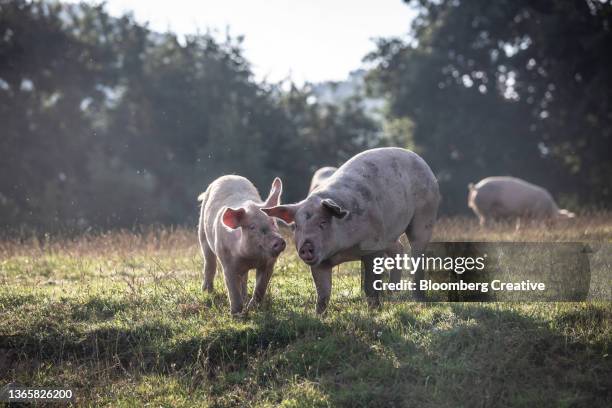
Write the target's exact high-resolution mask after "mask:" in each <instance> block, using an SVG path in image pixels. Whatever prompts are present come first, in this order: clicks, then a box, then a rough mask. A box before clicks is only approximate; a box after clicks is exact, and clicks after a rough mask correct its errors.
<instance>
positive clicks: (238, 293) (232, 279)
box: [223, 264, 249, 315]
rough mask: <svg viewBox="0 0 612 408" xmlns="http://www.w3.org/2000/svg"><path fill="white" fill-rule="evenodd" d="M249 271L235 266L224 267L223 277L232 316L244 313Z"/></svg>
mask: <svg viewBox="0 0 612 408" xmlns="http://www.w3.org/2000/svg"><path fill="white" fill-rule="evenodd" d="M248 272H249V270H248V269H246V268H242V267H240V266H238V265H235V264H229V265H226V264H224V265H223V276H224V277H225V287H226V288H227V296H228V298H229V302H230V310H231V312H232V315H238V314H240V313H242V307H243V305H244V296H243V286H244V281H245V280H246V276H247V274H248Z"/></svg>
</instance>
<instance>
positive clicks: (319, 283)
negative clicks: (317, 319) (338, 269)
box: [310, 265, 332, 314]
mask: <svg viewBox="0 0 612 408" xmlns="http://www.w3.org/2000/svg"><path fill="white" fill-rule="evenodd" d="M310 273H311V274H312V279H313V281H314V284H315V287H316V289H317V308H316V312H317V314H323V313H324V312H325V310H326V309H327V304H328V303H329V297H330V296H331V288H332V277H331V274H332V267H331V266H323V265H317V266H311V267H310Z"/></svg>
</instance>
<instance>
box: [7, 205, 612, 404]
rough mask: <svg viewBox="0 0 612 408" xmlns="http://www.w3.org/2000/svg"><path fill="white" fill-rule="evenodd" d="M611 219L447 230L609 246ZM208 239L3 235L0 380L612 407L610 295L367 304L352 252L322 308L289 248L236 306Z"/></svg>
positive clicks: (150, 395) (189, 398) (120, 400)
mask: <svg viewBox="0 0 612 408" xmlns="http://www.w3.org/2000/svg"><path fill="white" fill-rule="evenodd" d="M599 217H600V218H598V219H584V218H583V219H582V220H578V221H577V222H576V223H575V224H572V225H570V226H568V225H563V226H559V227H556V228H553V229H533V230H527V231H523V232H521V233H520V234H522V235H519V236H517V235H516V234H517V233H515V232H514V231H513V230H512V229H511V228H510V227H508V228H506V227H503V226H500V227H499V228H498V229H494V230H492V231H488V232H483V231H481V230H479V229H478V228H477V227H476V226H475V225H474V224H473V222H471V221H466V220H445V221H442V222H441V223H440V224H439V226H438V227H437V228H438V229H437V231H438V232H437V235H436V239H438V240H444V239H447V240H452V239H466V238H472V239H474V240H482V239H488V240H501V239H505V240H508V237H510V238H511V239H525V240H534V239H537V240H578V239H583V240H597V241H599V242H606V243H610V241H611V240H612V220H611V219H610V217H607V216H604V215H600V216H599ZM602 219H603V221H602ZM543 231H544V232H543ZM196 243H197V240H196V236H195V233H194V232H193V231H187V230H177V231H168V230H151V231H148V232H146V233H141V234H131V233H127V232H118V233H110V234H105V235H101V236H85V237H82V238H80V239H75V240H60V239H56V240H54V239H49V240H45V241H43V242H39V241H36V240H30V241H27V242H25V243H24V242H14V241H6V242H4V243H0V387H1V386H3V385H4V384H5V383H8V382H12V381H14V382H18V383H20V384H23V385H28V386H36V387H70V388H73V389H74V390H75V393H76V395H77V400H76V404H77V405H83V406H104V405H108V406H140V405H145V404H146V405H150V406H169V407H170V406H221V407H223V406H279V405H280V406H284V407H310V406H313V407H326V406H351V407H352V406H381V407H383V406H398V407H400V406H420V407H438V406H449V407H476V406H512V407H533V406H555V407H559V406H560V407H564V406H567V407H573V406H602V407H604V406H605V407H607V406H610V405H611V404H612V363H611V362H610V356H609V352H610V347H609V346H610V340H611V338H612V336H611V331H610V322H611V317H612V307H611V305H610V303H605V302H598V303H530V304H521V303H491V304H468V303H431V304H417V303H407V302H393V301H391V300H387V301H386V302H385V303H384V305H383V307H382V308H381V309H380V310H368V308H367V307H366V302H365V301H364V300H363V298H362V294H361V293H360V291H359V273H358V270H359V269H358V265H356V264H348V265H343V266H341V267H340V268H338V269H337V270H335V271H334V291H333V294H332V301H331V303H330V308H329V311H328V313H327V315H326V316H324V317H317V316H315V314H314V311H313V310H314V301H315V291H314V287H313V284H312V282H311V278H310V274H309V272H308V270H307V268H306V266H305V265H304V264H302V263H300V262H299V261H298V260H297V259H296V257H295V254H294V250H292V249H291V248H290V249H289V250H287V251H286V253H285V254H284V255H283V256H282V257H281V259H280V261H279V263H278V265H277V269H276V271H275V275H274V277H273V279H272V282H271V284H270V287H269V296H268V297H267V298H266V301H265V302H264V304H263V305H262V307H261V308H260V309H258V310H256V311H254V312H252V313H250V314H249V315H248V316H246V317H243V318H239V319H235V318H232V317H230V315H229V305H228V301H227V298H226V296H225V289H224V288H223V283H222V277H221V276H217V279H216V282H215V284H216V288H215V289H216V290H215V294H214V295H208V294H203V293H202V292H201V290H200V271H201V262H202V261H201V258H200V255H199V252H198V248H197V245H196ZM608 248H609V247H608ZM252 284H253V279H250V285H251V289H252Z"/></svg>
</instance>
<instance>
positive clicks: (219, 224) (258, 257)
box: [198, 176, 286, 314]
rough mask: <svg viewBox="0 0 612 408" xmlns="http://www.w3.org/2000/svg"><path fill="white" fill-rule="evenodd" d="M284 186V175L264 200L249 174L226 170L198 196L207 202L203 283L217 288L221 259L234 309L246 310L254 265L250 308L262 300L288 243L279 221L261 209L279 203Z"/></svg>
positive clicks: (202, 223) (204, 286)
mask: <svg viewBox="0 0 612 408" xmlns="http://www.w3.org/2000/svg"><path fill="white" fill-rule="evenodd" d="M282 188H283V186H282V182H281V180H280V179H279V178H276V179H274V182H273V183H272V188H271V190H270V194H269V195H268V198H267V199H266V201H263V202H262V201H261V198H260V196H259V193H258V192H257V189H256V188H255V186H254V185H253V184H252V183H251V182H250V181H249V180H247V179H246V178H244V177H240V176H223V177H220V178H218V179H217V180H215V181H213V182H212V183H211V184H210V185H209V186H208V189H206V192H205V193H202V194H201V195H200V196H199V197H198V200H199V201H201V202H202V208H201V212H200V222H199V239H200V246H201V248H202V254H203V255H204V260H205V266H204V282H203V284H202V289H203V290H207V291H209V292H212V290H213V280H214V277H215V272H216V269H217V259H219V261H220V262H221V266H222V267H223V275H224V277H225V286H226V288H227V292H228V296H229V302H230V307H231V313H232V314H238V313H241V312H242V309H243V304H244V303H245V302H246V300H247V295H248V294H247V277H248V272H249V270H250V269H256V270H257V273H256V281H255V290H254V292H253V297H252V298H251V300H250V302H249V304H248V306H247V309H248V308H250V307H253V306H255V305H257V304H258V303H259V302H261V300H262V299H263V297H264V295H265V293H266V289H267V287H268V283H269V281H270V277H271V276H272V271H273V269H274V264H275V262H276V259H277V257H278V255H279V254H280V253H281V252H282V251H283V250H284V249H285V246H286V244H285V240H284V239H283V238H282V237H281V235H280V234H279V232H278V227H277V225H276V221H275V220H274V219H273V218H271V217H269V216H268V215H266V214H265V213H264V212H263V211H262V210H261V209H262V208H264V207H270V206H275V205H278V203H279V200H280V195H281V192H282Z"/></svg>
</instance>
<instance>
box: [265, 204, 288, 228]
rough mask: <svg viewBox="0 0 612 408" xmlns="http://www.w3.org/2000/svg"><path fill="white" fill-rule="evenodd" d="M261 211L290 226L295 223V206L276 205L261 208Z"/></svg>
mask: <svg viewBox="0 0 612 408" xmlns="http://www.w3.org/2000/svg"><path fill="white" fill-rule="evenodd" d="M261 211H263V212H265V213H266V214H268V215H269V216H270V217H276V218H279V219H281V220H283V221H285V222H286V223H287V224H291V223H293V222H294V221H295V212H296V211H297V206H296V205H295V204H289V205H277V206H274V207H270V208H262V209H261Z"/></svg>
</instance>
